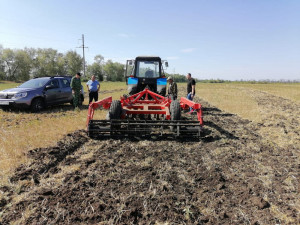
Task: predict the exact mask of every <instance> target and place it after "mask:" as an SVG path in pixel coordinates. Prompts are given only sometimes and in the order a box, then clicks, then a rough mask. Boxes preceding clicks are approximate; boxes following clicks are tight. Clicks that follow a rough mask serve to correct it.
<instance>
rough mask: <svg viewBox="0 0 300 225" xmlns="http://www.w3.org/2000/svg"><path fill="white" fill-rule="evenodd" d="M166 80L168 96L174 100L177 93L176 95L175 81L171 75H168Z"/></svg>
mask: <svg viewBox="0 0 300 225" xmlns="http://www.w3.org/2000/svg"><path fill="white" fill-rule="evenodd" d="M167 81H168V83H169V87H168V96H169V97H170V98H171V99H172V100H176V99H177V95H178V89H177V84H176V82H174V80H173V77H168V79H167Z"/></svg>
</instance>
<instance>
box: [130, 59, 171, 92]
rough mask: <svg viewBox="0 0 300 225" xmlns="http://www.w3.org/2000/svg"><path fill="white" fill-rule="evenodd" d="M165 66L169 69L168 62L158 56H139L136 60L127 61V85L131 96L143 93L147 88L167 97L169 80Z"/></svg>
mask: <svg viewBox="0 0 300 225" xmlns="http://www.w3.org/2000/svg"><path fill="white" fill-rule="evenodd" d="M163 65H164V66H165V67H168V62H167V61H165V60H161V58H160V57H158V56H138V57H136V58H135V60H134V59H133V60H127V63H126V71H125V77H126V83H127V85H128V93H129V95H133V94H136V93H138V92H140V91H143V90H144V89H145V88H148V89H149V90H151V91H153V92H155V93H157V94H159V95H162V96H165V95H166V86H167V78H166V77H165V74H164V69H163Z"/></svg>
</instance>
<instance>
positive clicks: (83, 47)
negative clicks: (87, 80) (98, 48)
mask: <svg viewBox="0 0 300 225" xmlns="http://www.w3.org/2000/svg"><path fill="white" fill-rule="evenodd" d="M79 40H82V45H81V46H80V47H77V48H82V56H83V76H85V56H84V49H85V48H88V47H85V46H84V34H83V35H82V39H79Z"/></svg>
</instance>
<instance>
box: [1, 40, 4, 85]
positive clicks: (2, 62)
mask: <svg viewBox="0 0 300 225" xmlns="http://www.w3.org/2000/svg"><path fill="white" fill-rule="evenodd" d="M2 55H3V46H2V45H0V80H4V79H5V70H4V68H5V64H4V61H3V60H2Z"/></svg>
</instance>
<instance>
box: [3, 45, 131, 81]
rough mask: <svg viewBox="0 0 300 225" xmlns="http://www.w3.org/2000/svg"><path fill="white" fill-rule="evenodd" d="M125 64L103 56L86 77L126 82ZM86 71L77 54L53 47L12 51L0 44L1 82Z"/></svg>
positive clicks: (95, 60)
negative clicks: (60, 50)
mask: <svg viewBox="0 0 300 225" xmlns="http://www.w3.org/2000/svg"><path fill="white" fill-rule="evenodd" d="M124 67H125V66H124V64H121V63H118V62H113V61H112V60H107V61H105V60H104V57H103V56H101V55H96V56H95V57H94V62H93V63H92V64H90V65H87V66H86V75H87V76H89V77H90V76H91V75H92V74H94V75H95V76H96V77H97V79H98V80H100V81H102V80H103V79H104V78H106V80H108V81H123V80H124V70H125V69H124ZM82 70H83V59H82V57H81V56H80V55H79V54H78V53H77V52H76V51H72V50H70V51H67V52H66V53H61V52H58V51H57V50H55V49H52V48H37V49H35V48H24V49H10V48H3V47H2V46H1V45H0V80H9V81H26V80H29V79H30V78H33V77H44V76H55V75H70V76H73V75H74V74H76V73H77V72H80V71H82Z"/></svg>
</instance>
